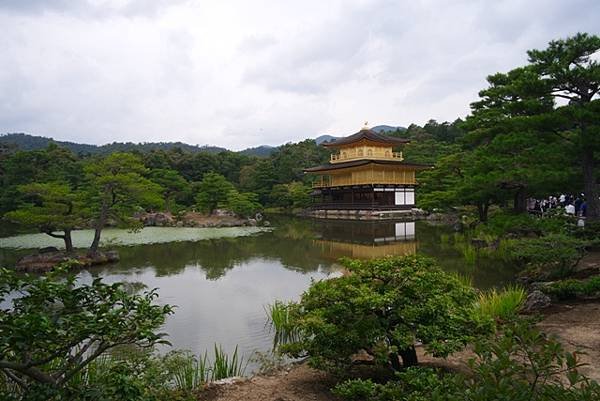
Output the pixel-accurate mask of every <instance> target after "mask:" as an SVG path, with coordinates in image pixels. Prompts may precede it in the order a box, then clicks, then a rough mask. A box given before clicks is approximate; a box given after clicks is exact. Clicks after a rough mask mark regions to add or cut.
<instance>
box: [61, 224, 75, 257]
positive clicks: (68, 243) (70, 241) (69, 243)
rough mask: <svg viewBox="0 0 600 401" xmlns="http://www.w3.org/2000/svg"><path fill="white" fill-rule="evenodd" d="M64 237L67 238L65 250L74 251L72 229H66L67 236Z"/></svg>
mask: <svg viewBox="0 0 600 401" xmlns="http://www.w3.org/2000/svg"><path fill="white" fill-rule="evenodd" d="M63 239H64V240H65V251H67V253H73V239H72V238H71V230H70V229H66V230H65V236H64V237H63Z"/></svg>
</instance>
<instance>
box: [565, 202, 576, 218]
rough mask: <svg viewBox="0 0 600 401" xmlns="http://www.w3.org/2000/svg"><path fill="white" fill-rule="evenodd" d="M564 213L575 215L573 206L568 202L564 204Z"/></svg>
mask: <svg viewBox="0 0 600 401" xmlns="http://www.w3.org/2000/svg"><path fill="white" fill-rule="evenodd" d="M565 213H567V214H568V215H569V216H575V206H573V205H572V204H570V203H569V204H568V205H567V206H565Z"/></svg>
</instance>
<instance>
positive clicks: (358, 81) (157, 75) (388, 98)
mask: <svg viewBox="0 0 600 401" xmlns="http://www.w3.org/2000/svg"><path fill="white" fill-rule="evenodd" d="M599 19H600V3H597V2H595V1H593V0H587V1H586V0H579V1H572V2H562V1H559V0H556V1H542V0H535V1H530V2H526V3H524V2H522V1H517V0H511V1H483V2H472V1H467V0H464V1H454V2H439V1H415V2H404V1H385V0H382V1H376V0H373V1H361V0H354V1H343V0H336V1H327V2H323V1H317V0H313V1H304V2H291V1H289V2H288V1H275V0H273V1H267V0H261V1H252V2H246V1H241V0H240V1H237V2H233V1H229V2H218V1H177V2H174V1H166V0H160V1H141V0H89V1H86V2H67V1H61V0H54V1H41V0H31V1H16V0H14V1H10V0H9V1H6V2H3V3H0V25H1V26H2V27H3V35H1V36H0V63H2V68H0V132H29V133H32V134H38V135H46V136H53V137H55V138H56V139H62V140H71V141H78V142H86V143H98V144H100V143H106V142H112V141H134V142H137V141H178V140H181V141H184V142H188V143H197V144H214V145H219V146H225V147H228V148H232V149H241V148H244V147H247V146H256V145H259V144H273V145H275V144H280V143H285V142H289V141H297V140H301V139H304V138H306V137H314V136H316V135H319V134H321V133H324V132H328V133H332V134H336V135H344V134H350V133H353V132H355V131H356V129H358V128H359V127H360V125H361V124H362V122H363V121H364V120H369V121H370V122H371V124H379V123H382V124H383V123H385V124H391V125H395V124H397V125H408V124H410V123H411V122H416V123H424V122H425V121H427V120H428V119H430V118H435V119H438V120H454V119H455V118H457V117H462V116H464V115H465V114H467V113H468V105H469V103H470V102H472V101H474V100H476V96H477V92H478V91H479V90H480V89H482V88H484V87H485V76H486V75H489V74H491V73H494V72H497V71H505V70H508V69H511V68H513V67H516V66H518V65H520V64H523V63H524V62H525V61H526V54H525V51H526V50H527V49H530V48H542V47H544V46H545V44H546V43H547V42H548V41H550V40H552V39H556V38H561V37H564V36H567V35H571V34H574V33H576V32H577V31H587V32H590V33H596V34H597V33H598V32H597V30H598V28H597V21H598V20H599Z"/></svg>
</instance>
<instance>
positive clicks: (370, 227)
mask: <svg viewBox="0 0 600 401" xmlns="http://www.w3.org/2000/svg"><path fill="white" fill-rule="evenodd" d="M319 223H321V222H319ZM319 223H316V224H317V225H318V226H319V227H318V228H319V229H318V232H320V233H321V236H320V238H318V239H315V240H314V243H315V245H317V246H318V247H319V248H320V249H321V252H322V255H323V256H325V257H327V258H331V259H339V258H341V257H350V258H356V259H372V258H381V257H384V256H403V255H413V254H415V253H416V252H417V241H416V238H415V222H414V221H402V222H394V221H342V220H335V221H331V220H330V221H323V222H322V224H319Z"/></svg>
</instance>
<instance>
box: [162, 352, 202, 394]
mask: <svg viewBox="0 0 600 401" xmlns="http://www.w3.org/2000/svg"><path fill="white" fill-rule="evenodd" d="M168 365H169V367H168V368H169V373H170V376H171V378H172V381H173V384H174V386H175V388H176V389H178V390H183V391H192V390H195V389H198V388H200V387H201V386H202V385H203V384H205V383H206V382H208V381H209V379H210V370H211V369H210V366H209V363H208V357H207V353H206V352H205V353H204V355H203V356H202V357H196V356H195V355H192V354H190V353H172V354H171V355H170V360H169V364H168Z"/></svg>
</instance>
